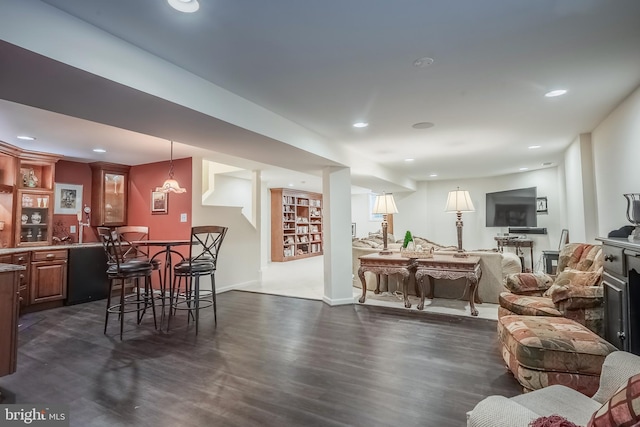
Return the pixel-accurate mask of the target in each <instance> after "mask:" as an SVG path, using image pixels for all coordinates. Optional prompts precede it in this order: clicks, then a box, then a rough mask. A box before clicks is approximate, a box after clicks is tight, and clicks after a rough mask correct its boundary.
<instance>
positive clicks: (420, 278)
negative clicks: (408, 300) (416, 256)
mask: <svg viewBox="0 0 640 427" xmlns="http://www.w3.org/2000/svg"><path fill="white" fill-rule="evenodd" d="M416 288H417V289H418V291H419V292H418V296H419V297H420V302H419V303H418V306H417V307H416V308H417V309H418V310H422V309H423V308H424V294H425V292H424V276H416Z"/></svg>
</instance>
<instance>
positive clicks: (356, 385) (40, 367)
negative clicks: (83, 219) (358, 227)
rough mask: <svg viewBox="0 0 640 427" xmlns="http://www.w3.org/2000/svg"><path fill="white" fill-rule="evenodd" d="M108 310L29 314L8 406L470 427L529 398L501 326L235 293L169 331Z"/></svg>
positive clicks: (143, 418)
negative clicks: (502, 348)
mask: <svg viewBox="0 0 640 427" xmlns="http://www.w3.org/2000/svg"><path fill="white" fill-rule="evenodd" d="M104 304H105V303H104V301H97V302H93V303H88V304H81V305H75V306H70V307H62V308H57V309H53V310H48V311H45V312H39V313H33V314H30V315H26V316H23V317H22V318H21V324H22V328H21V331H20V344H19V354H18V371H17V372H16V373H15V374H13V375H10V376H7V377H2V378H0V388H1V389H2V392H3V394H4V396H5V401H4V402H3V403H48V404H51V403H64V404H68V405H69V406H70V417H71V425H72V426H82V427H88V426H159V427H162V426H188V427H190V426H193V427H202V426H243V427H244V426H403V427H405V426H437V427H446V426H464V425H465V422H466V421H465V413H466V411H468V410H470V409H472V408H473V406H474V405H475V404H476V403H477V402H478V401H480V400H481V399H482V398H484V397H485V396H488V395H490V394H502V395H506V396H513V395H516V394H519V392H520V387H519V385H518V384H517V382H516V380H515V379H514V378H513V377H512V376H511V375H510V374H509V373H508V372H507V371H506V369H505V368H504V366H503V363H502V359H501V357H500V354H499V350H498V340H497V335H496V323H495V322H494V321H489V320H483V319H475V318H473V319H472V318H461V317H454V316H444V315H424V314H423V315H412V314H411V313H403V312H401V311H395V310H393V309H387V308H381V307H370V306H362V305H355V306H352V305H349V306H340V307H329V306H328V305H326V304H324V303H322V302H319V301H311V300H304V299H297V298H286V297H278V296H272V295H262V294H256V293H249V292H240V291H232V292H227V293H224V294H220V295H219V296H218V326H217V328H214V327H213V311H212V310H211V309H208V310H206V311H204V312H202V313H201V318H200V331H199V335H198V336H197V337H196V336H195V334H194V332H195V331H194V328H193V323H191V325H189V326H188V327H187V325H186V313H179V315H178V317H177V318H176V321H175V322H173V321H172V329H171V331H170V332H169V333H166V332H157V331H155V330H154V329H153V321H152V318H151V316H150V315H149V316H148V317H146V318H145V319H144V320H143V322H142V324H141V325H136V324H135V320H134V318H135V315H134V314H130V315H129V316H128V317H127V318H126V319H125V320H126V322H125V323H126V324H125V333H124V340H123V341H122V342H121V341H120V340H119V339H118V320H117V316H111V319H110V325H109V329H108V334H109V335H107V336H105V335H103V334H102V328H103V321H104Z"/></svg>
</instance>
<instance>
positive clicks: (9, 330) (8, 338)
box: [0, 271, 19, 377]
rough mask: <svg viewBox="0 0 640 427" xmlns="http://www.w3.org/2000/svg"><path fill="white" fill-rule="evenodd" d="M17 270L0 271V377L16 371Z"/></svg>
mask: <svg viewBox="0 0 640 427" xmlns="http://www.w3.org/2000/svg"><path fill="white" fill-rule="evenodd" d="M18 273H19V272H18V271H9V272H2V273H0V377H1V376H3V375H9V374H12V373H13V372H15V371H16V360H17V356H18V354H17V351H18V350H17V349H18V345H17V340H18Z"/></svg>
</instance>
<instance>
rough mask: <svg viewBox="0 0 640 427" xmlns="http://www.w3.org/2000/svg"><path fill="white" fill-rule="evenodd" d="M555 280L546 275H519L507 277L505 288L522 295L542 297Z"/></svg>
mask: <svg viewBox="0 0 640 427" xmlns="http://www.w3.org/2000/svg"><path fill="white" fill-rule="evenodd" d="M552 283H553V279H552V278H551V277H550V276H548V275H546V274H544V273H517V274H509V275H507V276H506V277H505V281H504V286H505V287H506V288H507V289H508V290H509V291H511V292H513V293H515V294H520V295H542V293H543V292H544V291H546V290H547V289H549V287H550V286H551V284H552Z"/></svg>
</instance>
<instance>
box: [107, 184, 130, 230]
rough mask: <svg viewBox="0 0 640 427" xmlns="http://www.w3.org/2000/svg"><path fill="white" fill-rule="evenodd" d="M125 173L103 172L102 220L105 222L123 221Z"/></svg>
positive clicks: (125, 187)
mask: <svg viewBox="0 0 640 427" xmlns="http://www.w3.org/2000/svg"><path fill="white" fill-rule="evenodd" d="M125 178H126V177H125V175H123V174H117V173H105V174H104V222H105V224H118V223H122V224H124V223H125V220H126V218H125V212H126V210H125V203H126V200H127V199H126V192H127V182H126V179H125Z"/></svg>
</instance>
